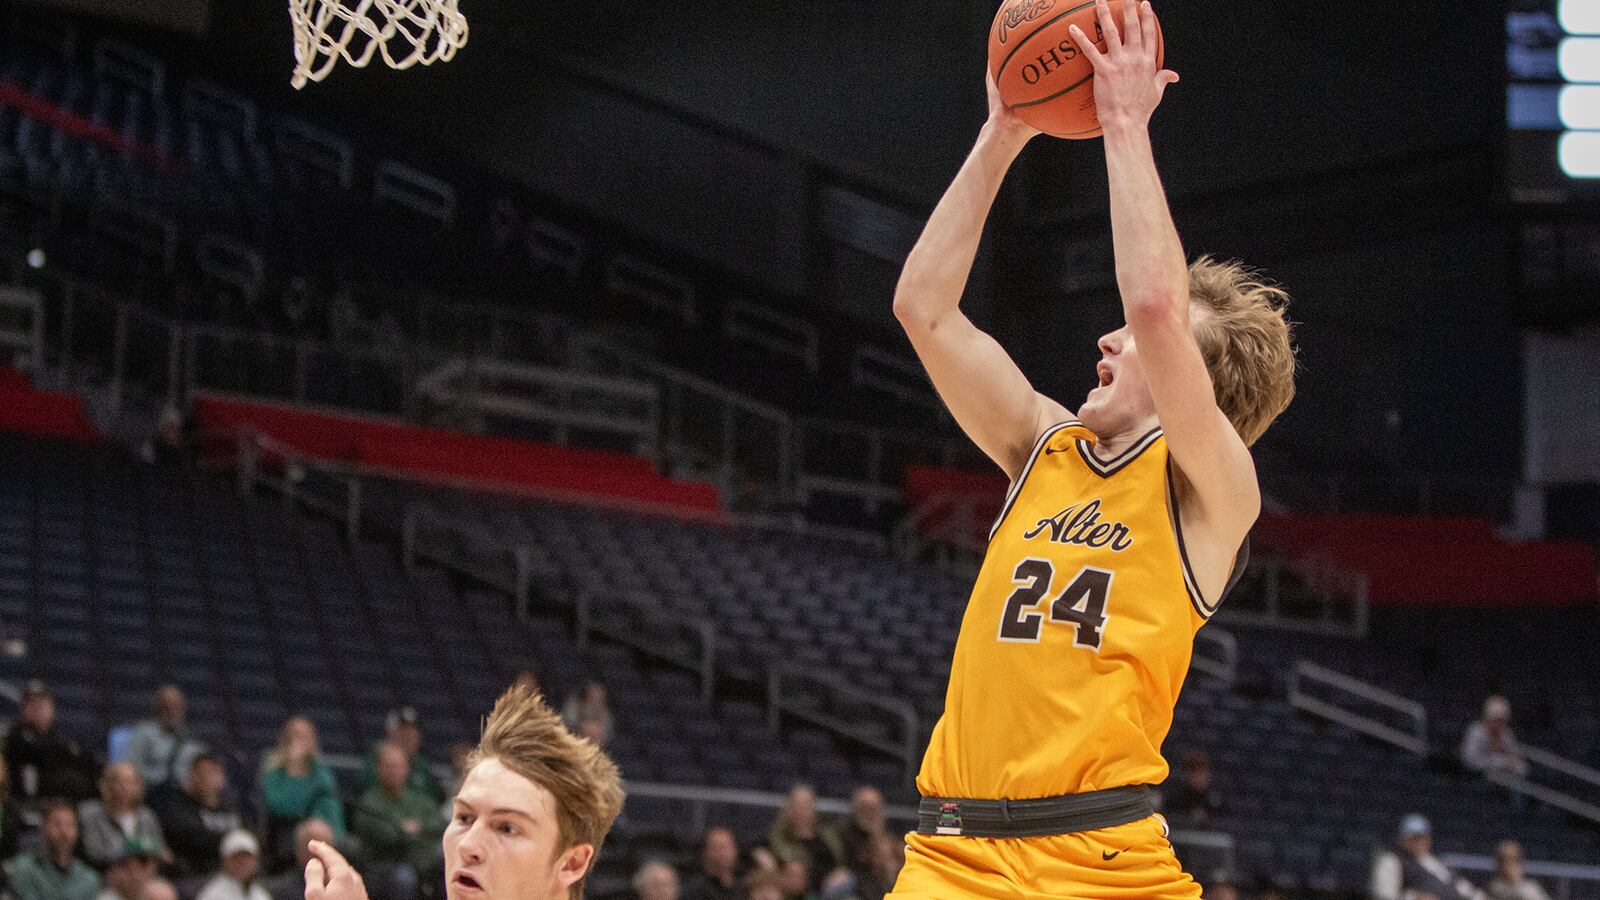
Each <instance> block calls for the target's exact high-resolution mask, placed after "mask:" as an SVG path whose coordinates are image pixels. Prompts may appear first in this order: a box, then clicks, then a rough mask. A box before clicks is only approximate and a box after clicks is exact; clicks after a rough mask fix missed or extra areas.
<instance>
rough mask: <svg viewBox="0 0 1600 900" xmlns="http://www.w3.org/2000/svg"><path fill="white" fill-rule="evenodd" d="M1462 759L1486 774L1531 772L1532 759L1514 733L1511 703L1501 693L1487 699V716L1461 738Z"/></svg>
mask: <svg viewBox="0 0 1600 900" xmlns="http://www.w3.org/2000/svg"><path fill="white" fill-rule="evenodd" d="M1461 761H1462V762H1463V763H1465V764H1466V766H1467V768H1469V769H1472V770H1473V771H1475V772H1483V773H1484V774H1486V775H1488V774H1500V775H1514V776H1517V777H1521V776H1523V775H1526V774H1528V761H1527V760H1526V759H1523V757H1522V750H1521V749H1520V748H1518V747H1517V738H1516V735H1514V734H1512V733H1511V703H1510V702H1509V701H1507V700H1506V698H1504V697H1501V696H1499V695H1498V694H1497V695H1495V696H1493V697H1490V698H1489V699H1487V700H1485V701H1483V718H1481V719H1479V720H1478V721H1476V722H1473V723H1472V725H1471V727H1469V728H1468V729H1467V733H1466V734H1465V735H1463V736H1462V738H1461Z"/></svg>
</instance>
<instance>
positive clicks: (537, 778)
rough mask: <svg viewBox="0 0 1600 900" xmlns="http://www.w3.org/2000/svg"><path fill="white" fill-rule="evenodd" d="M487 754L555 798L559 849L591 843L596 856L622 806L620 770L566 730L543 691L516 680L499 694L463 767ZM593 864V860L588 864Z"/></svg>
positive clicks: (578, 891)
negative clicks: (535, 690)
mask: <svg viewBox="0 0 1600 900" xmlns="http://www.w3.org/2000/svg"><path fill="white" fill-rule="evenodd" d="M488 759H497V760H499V761H500V764H501V765H503V766H505V767H506V768H508V769H510V770H511V771H513V772H516V773H517V774H518V775H521V776H522V777H524V778H526V779H528V780H529V781H532V782H533V783H534V784H537V785H540V786H541V787H543V788H544V789H545V790H548V791H549V792H550V794H551V796H553V797H554V798H555V801H556V828H557V830H558V832H559V833H558V835H557V841H556V849H557V853H560V852H562V851H565V850H567V849H569V848H571V847H575V846H577V845H579V844H591V845H593V846H594V852H595V856H596V857H598V856H599V855H600V847H601V845H602V844H603V843H604V842H605V838H606V833H607V832H609V831H610V830H611V823H613V822H615V821H616V819H617V815H618V814H619V813H621V812H622V800H623V793H622V775H621V774H620V773H619V772H618V771H617V766H616V764H615V763H613V762H612V761H611V759H610V757H608V756H606V754H605V752H604V751H602V750H601V749H600V748H599V747H598V746H596V745H595V744H593V743H592V742H590V741H588V740H585V739H583V738H580V737H578V736H576V735H574V734H573V733H572V732H570V731H568V730H567V727H566V726H565V725H563V724H562V723H561V717H560V716H558V715H556V713H555V711H554V710H552V709H551V708H550V707H549V706H548V705H546V704H545V702H544V697H543V696H542V695H540V694H538V693H535V692H533V691H530V690H528V689H527V688H526V687H522V686H517V685H513V686H512V687H511V688H510V689H509V690H507V691H506V692H505V693H504V694H501V695H500V699H499V700H497V701H496V702H495V704H494V710H493V711H492V712H490V713H489V718H488V720H487V721H485V722H484V726H483V738H482V740H480V741H479V742H478V747H477V749H476V750H474V751H473V752H472V756H471V757H470V758H469V759H468V760H467V769H468V770H469V771H470V770H471V769H472V767H473V766H476V765H477V764H478V763H480V762H483V761H484V760H488ZM593 865H594V864H593V862H592V861H591V863H590V868H591V870H592V869H593ZM587 878H588V873H585V874H584V877H583V878H580V879H578V880H577V881H576V882H574V883H573V885H572V889H571V891H570V892H569V893H568V896H569V897H572V898H574V900H577V898H580V897H582V896H583V883H584V881H585V880H587Z"/></svg>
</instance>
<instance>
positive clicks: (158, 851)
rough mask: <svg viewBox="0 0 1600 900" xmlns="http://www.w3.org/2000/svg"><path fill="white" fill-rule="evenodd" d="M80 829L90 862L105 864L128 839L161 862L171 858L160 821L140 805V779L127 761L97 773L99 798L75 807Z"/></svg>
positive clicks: (147, 808)
mask: <svg viewBox="0 0 1600 900" xmlns="http://www.w3.org/2000/svg"><path fill="white" fill-rule="evenodd" d="M78 821H79V822H80V823H81V830H82V832H83V855H84V858H85V859H87V860H89V863H90V864H91V865H95V866H101V867H105V866H109V865H110V864H111V862H112V860H114V859H117V858H118V857H119V855H121V854H123V852H124V848H125V847H126V845H127V844H128V843H129V842H130V841H133V842H136V843H138V844H139V845H140V846H141V847H144V848H146V852H148V853H150V854H151V855H153V856H156V857H158V858H159V859H160V860H161V861H162V862H171V860H172V853H171V852H170V851H169V850H168V849H167V842H166V837H165V835H164V834H163V833H162V831H161V823H160V822H159V821H158V820H157V819H156V814H155V813H154V812H151V810H150V807H148V806H146V805H144V781H143V780H142V779H140V778H139V770H138V769H136V768H134V766H133V763H131V762H119V763H112V764H111V765H109V766H106V770H105V773H104V774H102V775H101V776H100V799H99V800H85V801H84V802H83V803H82V804H81V805H80V806H79V807H78Z"/></svg>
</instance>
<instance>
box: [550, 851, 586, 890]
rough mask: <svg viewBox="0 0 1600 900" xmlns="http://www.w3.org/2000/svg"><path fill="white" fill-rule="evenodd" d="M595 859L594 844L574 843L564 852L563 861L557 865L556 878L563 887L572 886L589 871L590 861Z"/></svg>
mask: <svg viewBox="0 0 1600 900" xmlns="http://www.w3.org/2000/svg"><path fill="white" fill-rule="evenodd" d="M593 861H594V845H593V844H573V845H572V846H571V847H568V848H567V849H566V850H565V851H563V852H562V854H561V861H560V863H559V864H558V865H557V866H556V878H557V880H559V881H560V882H561V886H562V887H572V886H573V885H574V884H577V883H578V880H579V879H581V878H582V877H583V876H584V875H585V874H586V873H587V872H588V871H589V863H591V862H593Z"/></svg>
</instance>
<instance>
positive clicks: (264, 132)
mask: <svg viewBox="0 0 1600 900" xmlns="http://www.w3.org/2000/svg"><path fill="white" fill-rule="evenodd" d="M97 46H98V45H97ZM116 47H117V49H118V52H123V53H130V52H131V53H133V54H137V53H138V51H136V50H133V49H132V48H126V47H124V46H122V45H116ZM0 49H3V51H4V59H3V62H0V192H4V193H10V194H13V195H20V196H21V197H22V198H23V199H24V200H25V201H27V202H31V203H33V204H34V205H35V206H36V207H38V208H39V209H41V210H50V209H70V210H72V214H71V215H68V216H67V217H66V220H65V221H61V222H54V221H50V220H48V219H47V218H46V217H42V216H41V217H40V219H39V220H38V221H35V222H33V223H30V224H29V225H28V226H26V227H24V228H22V229H20V231H21V232H22V233H21V234H19V235H17V236H15V237H14V238H13V240H29V241H38V240H40V239H41V236H42V235H44V236H47V240H46V243H48V244H50V245H51V261H52V265H53V266H66V267H69V268H70V269H72V270H73V271H74V272H75V273H77V274H80V275H85V276H92V277H94V278H96V279H98V280H100V281H102V282H104V283H106V284H107V285H110V286H113V287H114V288H115V289H116V290H117V291H118V292H120V293H122V294H124V295H128V296H132V297H135V298H137V299H141V300H143V301H144V302H147V303H149V304H150V305H152V306H155V307H157V308H159V309H162V310H164V311H170V312H173V313H176V314H179V315H182V316H185V317H188V318H193V319H196V320H204V321H208V322H212V323H218V322H220V323H225V324H232V325H239V326H248V327H252V328H254V327H263V328H270V329H274V330H278V331H281V332H283V333H286V334H297V335H308V336H324V335H328V334H329V333H330V330H331V329H332V328H333V327H334V324H332V323H330V320H331V319H334V318H335V315H334V313H335V310H334V305H335V304H336V303H342V304H346V307H345V308H341V309H339V310H337V314H338V316H345V317H348V313H349V312H350V311H351V310H354V311H356V313H357V315H358V317H370V318H371V319H372V320H373V324H379V321H380V320H384V321H382V324H383V325H384V327H389V328H398V329H401V330H403V331H405V332H408V333H410V334H412V335H413V336H415V337H423V336H425V335H424V334H423V328H422V327H421V324H420V323H419V322H418V321H417V317H416V315H415V311H414V310H398V309H397V308H396V307H397V304H396V303H395V295H396V291H397V290H400V289H398V288H397V287H396V286H398V285H406V286H407V287H406V288H404V289H403V290H404V291H405V292H407V293H409V294H413V295H414V294H415V293H416V291H415V290H414V289H413V288H412V287H411V286H418V285H420V286H423V287H425V288H427V289H428V290H431V291H433V292H436V293H437V294H440V295H444V296H453V297H463V296H465V297H470V298H472V302H483V301H514V304H515V306H516V308H517V310H519V311H522V312H527V311H529V310H541V311H544V312H550V313H557V314H559V315H561V316H563V317H566V318H567V319H568V321H569V323H570V324H571V325H572V326H574V327H577V326H582V327H585V328H589V329H592V330H594V331H597V332H600V333H603V334H605V335H606V336H607V337H608V338H610V339H612V340H615V341H617V342H619V343H621V344H622V345H624V346H626V347H627V348H628V349H629V351H630V352H631V353H636V354H640V355H643V356H648V357H653V358H657V359H660V360H661V361H663V362H666V363H670V364H673V365H676V366H678V367H681V368H683V369H687V370H689V371H692V372H695V373H697V374H699V375H701V376H703V377H707V378H709V379H711V380H712V381H714V382H716V383H719V384H722V385H725V386H727V387H729V388H730V389H733V390H737V391H742V392H746V393H748V394H750V395H752V396H755V397H758V398H761V399H764V400H767V401H769V402H774V403H777V404H779V405H781V406H783V407H784V408H786V409H790V410H794V411H796V412H800V413H805V414H812V415H821V416H825V417H830V418H837V417H845V418H853V419H860V420H864V421H871V422H874V423H899V424H902V425H905V426H907V427H919V428H923V429H930V428H932V427H933V426H934V424H935V423H936V422H937V421H938V420H937V416H936V414H935V412H934V409H933V407H931V406H929V405H927V403H931V402H932V401H933V395H932V392H931V391H930V390H928V388H927V386H926V385H925V384H922V383H920V379H913V380H912V381H911V382H910V384H909V389H910V390H912V391H913V392H914V393H917V394H918V395H919V396H920V397H921V399H922V400H924V401H927V402H926V403H910V404H908V403H907V402H905V398H904V396H903V395H897V394H894V393H885V392H884V391H883V390H880V389H874V388H872V387H870V386H868V387H863V386H862V385H860V384H858V383H857V379H856V378H855V377H854V376H853V374H852V372H853V369H854V362H853V361H854V360H855V359H856V356H857V353H858V351H859V350H860V349H861V348H863V347H866V348H871V349H873V350H876V351H878V352H880V353H884V352H886V353H888V354H889V355H890V356H897V357H899V358H903V359H907V360H909V358H910V356H909V351H908V349H907V348H906V347H905V346H904V342H903V340H902V339H901V338H900V337H899V335H898V334H896V333H890V332H889V331H888V330H887V329H884V328H863V326H862V323H860V322H859V321H850V322H846V321H845V320H843V319H842V318H840V317H839V316H838V315H836V314H833V313H828V312H822V311H816V310H812V311H808V312H803V311H802V310H804V309H805V308H804V307H803V306H801V305H794V304H788V303H785V302H784V301H783V299H782V298H767V297H751V296H749V295H748V294H747V293H746V292H744V291H741V290H739V289H738V288H737V287H735V286H732V285H731V284H724V283H722V282H721V281H719V280H717V278H716V277H714V276H707V278H706V279H704V280H703V283H696V282H691V281H690V280H689V279H687V278H686V277H682V276H678V275H674V274H673V273H671V272H669V271H667V270H666V269H663V268H662V267H661V265H660V264H658V263H656V262H653V261H652V260H651V257H652V255H653V253H654V251H652V249H651V248H649V247H636V246H634V245H631V244H629V243H628V242H627V241H626V240H625V239H619V238H617V237H616V236H615V235H616V229H614V228H600V227H597V226H593V225H587V226H586V225H584V224H583V223H576V222H563V223H562V224H560V225H555V224H552V223H549V222H546V221H545V220H544V218H543V213H542V212H539V211H533V210H530V209H529V208H527V207H526V205H524V204H520V201H518V202H513V201H511V200H509V199H508V198H509V197H510V196H512V195H514V194H515V193H516V191H515V190H514V189H513V187H512V186H511V185H508V184H505V183H503V182H500V181H497V180H495V179H492V178H485V177H482V176H477V175H474V174H472V173H459V174H458V176H457V180H458V182H459V183H458V184H448V185H441V186H438V190H440V191H441V192H442V196H445V197H448V198H450V203H449V204H448V205H449V206H450V207H451V209H453V214H451V215H443V214H442V213H441V214H440V215H437V216H435V215H429V214H419V213H418V212H417V211H416V210H412V209H409V208H403V207H402V208H398V209H397V208H395V204H393V203H390V202H386V200H385V197H386V194H385V192H384V191H382V190H381V189H379V188H378V187H377V185H379V184H381V178H379V177H378V175H377V174H376V173H381V172H385V171H391V170H395V167H396V166H397V164H395V163H392V162H390V161H388V160H379V159H376V158H368V157H367V156H366V149H365V148H362V147H360V146H359V145H358V143H357V142H356V141H354V140H353V139H351V138H350V137H348V136H346V135H341V134H338V133H335V132H334V131H329V130H324V129H322V128H319V127H318V126H316V125H313V124H311V123H306V122H303V121H300V120H297V119H293V118H292V117H288V116H278V115H274V114H272V113H271V112H270V111H268V110H264V109H261V108H260V107H259V106H258V105H256V104H255V103H254V102H253V101H251V100H249V99H247V98H245V97H242V96H238V95H235V94H232V93H231V92H228V91H227V90H226V89H224V88H221V87H219V86H217V85H214V84H211V83H209V82H204V81H196V82H191V83H189V84H185V85H182V86H179V85H171V84H167V83H166V78H165V71H166V67H165V65H164V63H163V61H162V60H160V59H157V58H153V57H152V58H149V59H148V60H147V64H148V65H149V66H150V67H151V71H152V72H153V73H159V74H158V75H153V76H152V77H151V78H149V79H140V78H137V77H130V76H129V75H128V73H127V72H126V71H124V70H123V69H121V68H117V67H110V68H108V67H103V66H101V65H99V64H98V57H99V53H98V50H96V51H95V52H89V51H87V50H86V51H84V52H82V53H81V54H80V56H82V57H83V58H82V59H79V58H67V57H63V56H61V55H60V53H59V48H44V47H41V46H40V45H39V44H38V43H36V42H34V41H30V40H28V39H27V37H26V35H25V34H23V33H21V32H19V31H4V30H0ZM373 157H376V154H373ZM398 169H400V170H404V171H407V172H410V171H411V170H409V169H404V167H398ZM407 177H412V176H409V175H408V176H407ZM415 177H417V178H418V179H419V181H421V182H425V183H429V184H431V182H429V181H428V179H430V177H431V176H427V175H424V174H422V173H415ZM539 229H543V230H542V231H539ZM52 231H54V232H55V233H54V234H51V233H50V232H52ZM552 235H554V236H552ZM552 241H554V242H555V243H557V244H560V245H561V246H562V249H561V252H560V253H559V254H556V255H559V256H561V257H563V258H562V259H561V260H560V261H559V264H558V263H555V262H552V261H551V259H550V256H551V254H552V253H554V252H555V251H554V250H550V249H548V245H549V244H550V243H551V242H552ZM350 245H358V246H359V247H360V248H361V250H360V252H358V253H345V252H342V251H334V250H330V248H332V247H344V246H350ZM530 246H538V247H546V248H547V249H545V250H542V251H538V252H533V251H530V250H529V249H528V248H529V247H530ZM22 249H27V248H26V247H23V248H22ZM619 272H620V273H623V274H618V273H619ZM629 272H634V273H645V274H644V275H635V277H633V278H632V279H631V280H630V278H629V277H628V275H627V273H629ZM655 273H659V276H658V275H657V274H655ZM658 277H659V278H664V279H666V284H667V285H668V287H660V286H659V285H654V284H653V281H654V280H655V279H657V278H658ZM641 280H642V282H643V284H644V287H643V288H641V286H640V283H641ZM641 289H642V290H646V291H650V290H666V291H668V292H675V291H678V290H683V291H687V292H688V294H689V295H692V300H691V301H689V302H688V305H687V306H685V307H684V308H682V309H677V308H672V309H667V308H664V307H663V306H662V305H661V304H654V305H653V304H652V303H651V302H649V301H648V300H647V299H645V298H644V297H643V295H641V294H639V293H638V291H640V290H641ZM285 296H288V297H292V298H296V299H299V298H307V299H309V301H310V302H309V308H295V304H293V303H289V304H286V303H284V302H282V301H281V298H283V297H285ZM336 297H337V298H338V299H337V300H336V299H335V298H336ZM884 302H885V304H887V303H888V298H885V299H884ZM675 303H676V301H675ZM443 319H444V320H445V321H449V316H445V317H443ZM340 327H343V326H340ZM762 329H766V330H762ZM821 335H848V336H849V337H848V338H845V339H840V340H837V341H833V340H831V339H830V340H828V341H824V340H822V338H821V337H820V336H821ZM426 336H427V337H432V338H435V339H445V338H446V337H447V336H453V337H456V338H458V341H457V342H456V343H453V344H451V346H459V345H462V344H461V340H464V341H465V342H466V343H465V345H466V346H473V345H478V346H481V342H482V341H483V339H484V335H482V334H478V335H473V336H471V337H465V336H463V335H449V329H448V328H446V329H439V328H432V329H429V330H428V332H427V334H426ZM774 336H783V338H784V343H785V347H786V349H783V350H775V349H773V347H772V346H771V345H770V344H769V343H768V341H770V340H771V339H772V338H773V337H774ZM541 355H544V356H552V355H554V356H563V357H564V358H563V359H562V360H561V361H563V362H566V363H568V364H579V363H581V359H577V358H574V357H571V356H566V355H565V354H564V352H563V351H561V350H559V348H543V350H542V352H541ZM547 361H548V360H547ZM819 363H820V364H819Z"/></svg>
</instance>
